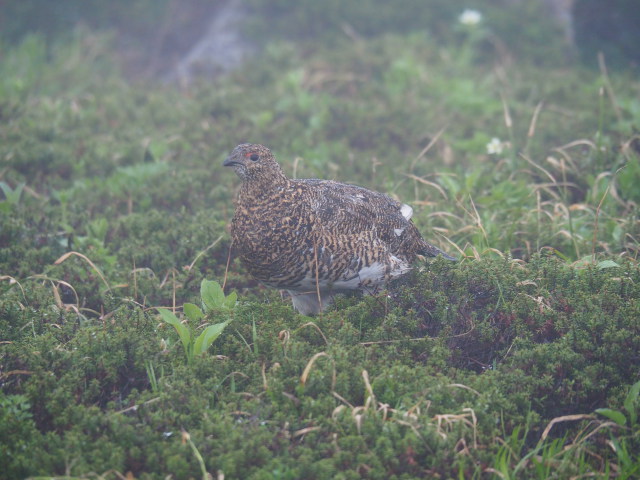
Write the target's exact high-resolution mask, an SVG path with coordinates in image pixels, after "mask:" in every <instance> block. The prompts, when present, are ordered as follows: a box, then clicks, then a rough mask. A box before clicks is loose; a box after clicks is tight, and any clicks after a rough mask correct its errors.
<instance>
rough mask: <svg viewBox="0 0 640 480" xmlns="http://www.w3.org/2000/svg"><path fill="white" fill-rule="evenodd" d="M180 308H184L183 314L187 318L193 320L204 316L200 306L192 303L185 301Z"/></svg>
mask: <svg viewBox="0 0 640 480" xmlns="http://www.w3.org/2000/svg"><path fill="white" fill-rule="evenodd" d="M182 310H184V314H185V315H186V316H187V318H188V319H189V320H192V321H194V322H195V321H198V320H200V319H201V318H202V317H204V313H202V310H200V307H198V306H197V305H194V304H193V303H185V304H184V305H183V306H182Z"/></svg>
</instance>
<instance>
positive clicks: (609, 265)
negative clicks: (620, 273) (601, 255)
mask: <svg viewBox="0 0 640 480" xmlns="http://www.w3.org/2000/svg"><path fill="white" fill-rule="evenodd" d="M596 266H597V267H598V269H600V270H602V269H604V268H612V267H619V266H620V265H618V264H617V263H616V262H614V261H613V260H603V261H601V262H598V265H596Z"/></svg>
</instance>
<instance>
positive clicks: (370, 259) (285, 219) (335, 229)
mask: <svg viewBox="0 0 640 480" xmlns="http://www.w3.org/2000/svg"><path fill="white" fill-rule="evenodd" d="M223 165H224V166H225V167H232V168H233V169H234V170H235V172H236V174H238V176H239V177H240V179H241V180H242V185H241V187H240V192H239V194H238V198H237V202H236V211H235V215H234V217H233V220H232V223H231V235H232V239H233V248H234V250H235V249H237V251H238V252H239V254H240V258H241V260H242V261H243V263H244V265H245V266H246V267H247V269H248V270H249V272H250V273H251V274H252V275H253V276H254V277H255V278H256V279H258V280H259V281H260V282H262V283H263V284H265V285H267V286H269V287H274V288H278V289H284V290H288V292H289V293H290V294H291V298H292V299H293V306H294V307H295V308H296V309H297V310H298V311H299V312H300V313H302V314H303V315H313V314H316V313H318V312H320V311H321V310H322V309H324V308H326V307H327V306H328V305H330V304H331V302H332V299H333V296H334V295H335V294H336V293H340V292H346V291H349V290H361V291H365V292H371V291H375V290H376V289H377V288H378V287H379V286H380V285H382V284H384V283H385V282H387V281H389V280H391V279H393V278H395V277H398V276H400V275H402V274H404V273H406V272H408V271H409V270H410V269H411V263H412V262H413V261H414V260H415V258H416V256H417V255H424V256H428V257H435V256H436V255H442V256H443V257H445V258H447V259H450V260H455V258H453V257H451V256H449V255H447V254H446V253H444V252H443V251H441V250H440V249H438V248H437V247H434V246H433V245H431V244H429V243H427V242H426V241H424V239H423V238H422V236H421V235H420V232H418V230H417V228H416V227H415V225H414V224H413V222H412V221H411V215H412V213H413V210H412V208H411V207H410V206H409V205H406V204H402V203H400V202H397V201H396V200H394V199H392V198H391V197H389V196H387V195H384V194H382V193H378V192H373V191H371V190H367V189H366V188H362V187H358V186H355V185H348V184H344V183H338V182H334V181H331V180H316V179H304V180H293V179H289V178H287V177H286V175H285V174H284V172H283V171H282V168H280V165H278V163H277V162H276V160H275V158H274V156H273V154H272V153H271V151H270V150H269V149H268V148H267V147H264V146H263V145H257V144H242V145H238V146H237V147H236V148H235V149H234V150H233V152H231V155H229V157H227V159H226V160H225V161H224V163H223Z"/></svg>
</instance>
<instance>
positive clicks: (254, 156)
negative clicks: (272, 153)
mask: <svg viewBox="0 0 640 480" xmlns="http://www.w3.org/2000/svg"><path fill="white" fill-rule="evenodd" d="M249 158H250V159H251V160H253V161H254V162H257V161H258V159H259V158H260V155H258V154H257V153H252V154H251V156H250V157H249Z"/></svg>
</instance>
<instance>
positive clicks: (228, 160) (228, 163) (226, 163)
mask: <svg viewBox="0 0 640 480" xmlns="http://www.w3.org/2000/svg"><path fill="white" fill-rule="evenodd" d="M234 165H240V162H239V161H237V160H236V158H235V155H229V156H228V157H227V158H225V159H224V162H222V166H223V167H233V166H234Z"/></svg>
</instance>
